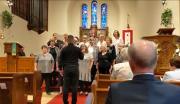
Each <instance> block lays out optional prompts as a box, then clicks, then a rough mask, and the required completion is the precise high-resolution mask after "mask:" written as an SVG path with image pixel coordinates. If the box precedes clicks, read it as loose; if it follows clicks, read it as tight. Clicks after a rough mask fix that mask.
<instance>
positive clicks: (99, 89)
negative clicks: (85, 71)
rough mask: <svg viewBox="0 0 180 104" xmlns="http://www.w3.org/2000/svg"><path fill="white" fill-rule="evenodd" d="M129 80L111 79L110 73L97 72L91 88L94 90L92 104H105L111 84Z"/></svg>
mask: <svg viewBox="0 0 180 104" xmlns="http://www.w3.org/2000/svg"><path fill="white" fill-rule="evenodd" d="M124 81H127V80H110V75H102V74H97V75H96V80H94V81H93V83H92V86H91V89H92V92H93V98H92V104H105V100H106V97H107V93H108V90H109V86H110V85H111V84H112V83H120V82H124Z"/></svg>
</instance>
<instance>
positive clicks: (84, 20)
mask: <svg viewBox="0 0 180 104" xmlns="http://www.w3.org/2000/svg"><path fill="white" fill-rule="evenodd" d="M87 26H88V6H87V4H83V5H82V27H83V28H87Z"/></svg>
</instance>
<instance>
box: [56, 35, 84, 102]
mask: <svg viewBox="0 0 180 104" xmlns="http://www.w3.org/2000/svg"><path fill="white" fill-rule="evenodd" d="M67 41H68V45H67V46H65V47H64V48H62V50H61V53H60V57H59V68H63V70H64V81H63V102H64V104H69V103H68V88H69V87H72V104H76V102H77V89H78V80H79V65H78V59H81V60H82V59H83V58H84V54H83V53H82V52H81V49H80V48H78V47H76V46H75V45H74V37H73V36H72V35H69V36H68V40H67Z"/></svg>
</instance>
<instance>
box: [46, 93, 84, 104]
mask: <svg viewBox="0 0 180 104" xmlns="http://www.w3.org/2000/svg"><path fill="white" fill-rule="evenodd" d="M70 95H71V94H69V99H68V100H69V102H71V99H72V98H71V96H70ZM86 97H87V96H79V95H78V98H77V104H85V101H86ZM48 104H63V100H62V95H59V94H58V95H56V96H55V97H54V98H53V99H52V100H51V101H49V103H48ZM70 104H71V103H70Z"/></svg>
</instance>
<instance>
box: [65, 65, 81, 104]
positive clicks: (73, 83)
mask: <svg viewBox="0 0 180 104" xmlns="http://www.w3.org/2000/svg"><path fill="white" fill-rule="evenodd" d="M78 68H79V66H78V65H67V66H65V67H64V81H63V101H64V104H69V103H68V89H69V87H71V88H72V104H76V102H77V91H78V80H79V69H78Z"/></svg>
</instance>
